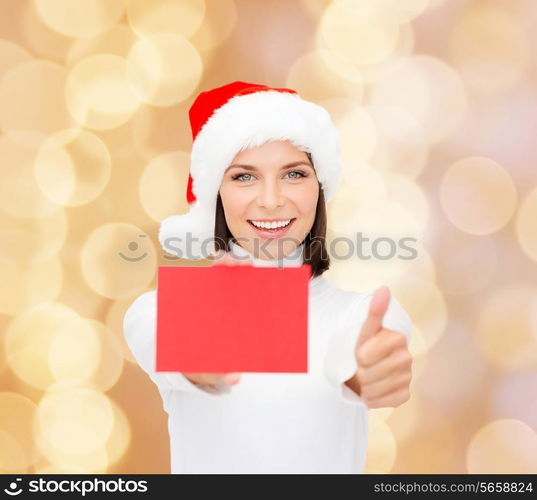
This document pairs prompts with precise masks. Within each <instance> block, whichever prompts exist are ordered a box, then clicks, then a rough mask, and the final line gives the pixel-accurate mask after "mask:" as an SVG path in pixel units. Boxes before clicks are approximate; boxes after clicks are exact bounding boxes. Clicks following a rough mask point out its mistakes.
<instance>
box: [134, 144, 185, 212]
mask: <svg viewBox="0 0 537 500" xmlns="http://www.w3.org/2000/svg"><path fill="white" fill-rule="evenodd" d="M189 170H190V155H189V154H187V153H185V152H182V151H170V152H168V153H163V154H161V155H159V156H157V157H156V158H154V159H153V160H151V162H150V163H149V164H148V165H147V167H146V168H145V170H144V172H143V174H142V176H141V178H140V185H139V193H140V201H141V203H142V206H143V207H144V210H145V211H146V212H147V214H148V215H149V216H150V217H151V218H152V219H153V220H155V221H157V222H160V221H162V220H163V219H165V218H166V217H168V216H170V215H175V214H178V213H184V212H187V211H188V203H187V200H186V186H187V183H188V174H189Z"/></svg>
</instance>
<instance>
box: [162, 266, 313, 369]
mask: <svg viewBox="0 0 537 500" xmlns="http://www.w3.org/2000/svg"><path fill="white" fill-rule="evenodd" d="M310 277H311V266H310V265H309V264H303V265H302V266H299V267H289V268H277V267H252V266H210V267H159V269H158V288H157V307H158V308H157V360H156V369H157V371H173V372H182V373H229V372H280V373H285V372H297V373H306V372H307V371H308V355H307V353H308V292H309V279H310Z"/></svg>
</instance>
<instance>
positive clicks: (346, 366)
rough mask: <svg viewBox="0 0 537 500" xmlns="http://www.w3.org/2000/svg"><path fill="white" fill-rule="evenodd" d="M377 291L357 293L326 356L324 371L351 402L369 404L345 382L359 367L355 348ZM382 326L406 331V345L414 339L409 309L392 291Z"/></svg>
mask: <svg viewBox="0 0 537 500" xmlns="http://www.w3.org/2000/svg"><path fill="white" fill-rule="evenodd" d="M373 293H374V292H368V293H361V294H358V296H357V297H356V299H355V300H354V301H353V302H352V303H351V306H350V307H349V311H348V312H349V314H348V315H347V314H346V315H345V318H344V325H343V327H342V328H341V329H340V330H339V331H338V332H336V333H335V334H334V336H333V338H332V341H331V343H330V345H329V348H328V352H327V355H326V358H325V373H326V377H327V379H328V381H329V382H330V384H331V385H333V386H334V387H335V388H336V390H337V391H338V394H339V397H340V399H342V400H343V401H345V402H347V403H350V404H355V405H356V404H364V405H365V404H366V403H365V401H364V400H363V398H362V397H361V396H358V394H356V393H355V392H354V391H353V390H352V389H350V388H349V387H347V385H345V381H347V380H349V379H350V378H351V377H352V376H353V375H354V374H355V373H356V370H357V369H358V368H359V366H358V363H357V360H356V357H355V348H356V343H357V341H358V336H359V334H360V331H361V329H362V325H363V324H364V322H365V320H366V318H367V314H368V312H369V306H370V304H371V300H372V298H373ZM382 326H383V327H384V328H386V329H389V330H395V331H398V332H401V333H403V334H404V335H405V337H406V339H407V345H409V344H410V341H411V331H412V321H411V319H410V317H409V315H408V313H407V312H406V311H405V310H404V309H403V307H402V306H401V304H400V303H399V302H398V301H397V299H396V298H395V297H394V296H393V295H392V297H391V300H390V304H389V306H388V310H387V311H386V314H385V315H384V319H383V321H382Z"/></svg>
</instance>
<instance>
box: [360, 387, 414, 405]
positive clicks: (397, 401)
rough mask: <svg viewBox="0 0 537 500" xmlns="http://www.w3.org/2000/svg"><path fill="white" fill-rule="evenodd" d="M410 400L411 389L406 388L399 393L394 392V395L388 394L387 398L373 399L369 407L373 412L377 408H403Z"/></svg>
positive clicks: (368, 403) (368, 402)
mask: <svg viewBox="0 0 537 500" xmlns="http://www.w3.org/2000/svg"><path fill="white" fill-rule="evenodd" d="M409 399H410V389H408V387H405V388H403V389H399V390H398V391H397V392H394V393H392V394H388V395H386V396H382V397H380V398H377V399H373V400H371V401H367V402H366V404H367V407H368V408H369V409H371V410H373V409H375V408H387V407H390V408H396V407H398V406H401V405H402V404H403V403H406V402H407V401H408V400H409Z"/></svg>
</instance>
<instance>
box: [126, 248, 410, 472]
mask: <svg viewBox="0 0 537 500" xmlns="http://www.w3.org/2000/svg"><path fill="white" fill-rule="evenodd" d="M302 249H303V247H300V248H299V249H298V250H297V251H296V252H295V253H294V254H293V255H291V256H288V257H286V258H284V259H282V260H280V261H266V260H260V259H255V258H253V261H254V266H256V267H266V266H275V267H276V266H280V267H281V266H284V267H291V266H298V265H301V264H302V263H303V258H302ZM232 252H233V253H234V254H235V255H250V254H248V252H247V251H246V250H245V249H243V248H242V247H240V246H238V245H233V247H232ZM250 256H251V255H250ZM372 295H373V292H366V293H358V292H350V291H345V290H341V289H338V288H336V287H334V286H332V285H330V283H328V281H326V280H325V279H324V278H323V277H322V276H318V277H316V278H313V279H311V280H310V288H309V313H308V314H309V316H308V367H309V371H308V373H307V374H290V373H243V374H242V376H241V380H240V382H239V383H238V384H237V385H234V386H231V387H227V386H220V387H218V388H216V389H212V388H210V387H207V386H198V385H195V384H192V383H191V382H190V381H189V380H188V379H186V378H185V377H184V376H183V375H182V374H180V373H173V372H166V373H162V372H159V373H157V372H156V371H155V332H156V313H157V302H156V291H152V292H148V293H145V294H143V295H141V296H140V297H138V298H137V299H136V300H135V301H134V303H133V304H132V305H131V307H130V308H129V310H128V311H127V313H126V315H125V318H124V332H125V337H126V340H127V343H128V345H129V347H130V349H131V351H132V353H133V355H134V356H135V358H136V360H137V361H138V363H139V364H140V366H141V367H142V369H143V370H144V371H145V372H147V374H148V375H149V377H151V379H152V380H153V382H154V383H155V384H156V385H157V387H158V389H159V391H160V394H161V396H162V400H163V403H164V409H165V410H166V412H167V413H168V430H169V434H170V450H171V472H172V473H174V474H178V473H217V474H219V473H307V474H309V473H362V472H363V471H364V464H365V458H366V451H367V416H368V415H367V410H368V409H367V406H366V404H365V403H364V401H363V400H362V398H360V397H359V396H358V395H356V394H355V393H354V392H353V391H352V390H351V389H349V388H348V387H347V386H346V385H345V384H344V382H345V381H346V380H348V379H349V378H350V377H351V376H352V375H353V374H354V373H355V371H356V369H357V364H356V359H355V356H354V346H355V344H356V341H357V338H358V334H359V332H360V328H361V325H362V324H363V321H364V320H365V317H366V315H367V312H368V309H369V304H370V302H371V297H372ZM284 306H285V305H283V307H284ZM383 325H384V327H385V328H389V329H392V330H397V331H400V332H402V333H404V334H405V335H406V337H407V339H408V341H410V331H411V321H410V318H409V316H408V314H407V313H406V312H405V311H404V310H403V308H402V307H401V305H400V304H399V303H398V302H397V300H396V299H395V298H394V297H392V299H391V302H390V305H389V308H388V311H387V313H386V315H385V317H384V321H383Z"/></svg>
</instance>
